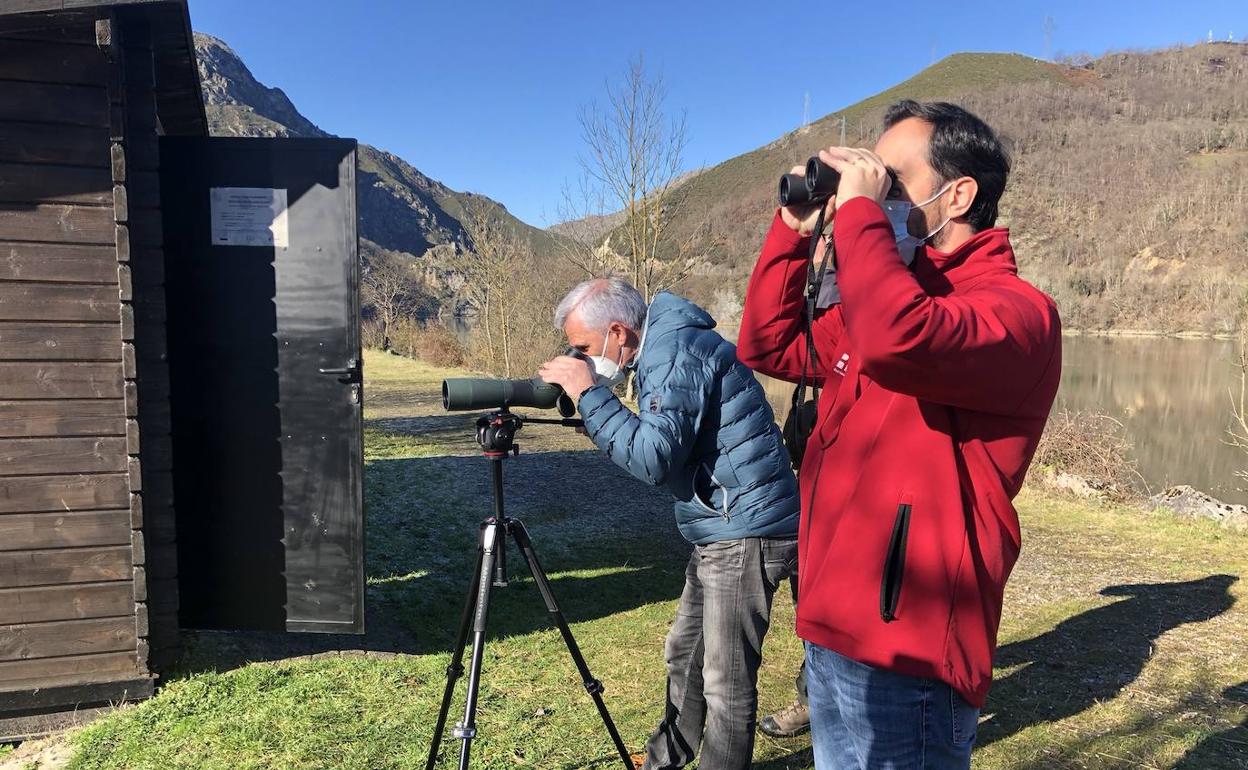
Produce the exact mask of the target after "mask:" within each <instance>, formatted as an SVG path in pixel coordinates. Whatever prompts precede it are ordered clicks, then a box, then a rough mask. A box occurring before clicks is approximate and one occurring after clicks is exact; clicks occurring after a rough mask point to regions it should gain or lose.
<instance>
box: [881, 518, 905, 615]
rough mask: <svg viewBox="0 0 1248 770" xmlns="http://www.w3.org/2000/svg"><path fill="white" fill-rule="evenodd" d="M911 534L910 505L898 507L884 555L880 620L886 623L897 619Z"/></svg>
mask: <svg viewBox="0 0 1248 770" xmlns="http://www.w3.org/2000/svg"><path fill="white" fill-rule="evenodd" d="M909 534H910V503H901V504H899V505H898V506H897V518H896V519H895V520H894V521H893V535H892V537H890V538H889V539H888V552H887V553H886V554H885V555H884V575H883V577H882V578H881V580H880V618H881V619H882V620H883V621H884V622H885V623H892V622H893V621H894V620H896V619H897V603H898V601H900V599H901V581H902V578H903V577H905V573H906V540H907V538H908V537H909Z"/></svg>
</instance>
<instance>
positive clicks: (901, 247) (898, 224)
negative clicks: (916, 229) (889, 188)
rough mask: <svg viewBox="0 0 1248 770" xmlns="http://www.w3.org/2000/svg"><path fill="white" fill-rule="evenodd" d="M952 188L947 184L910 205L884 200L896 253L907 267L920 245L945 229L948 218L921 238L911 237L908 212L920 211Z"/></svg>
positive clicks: (905, 202)
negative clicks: (895, 241) (923, 199)
mask: <svg viewBox="0 0 1248 770" xmlns="http://www.w3.org/2000/svg"><path fill="white" fill-rule="evenodd" d="M952 186H953V182H949V183H948V184H946V185H945V186H944V187H942V188H940V189H939V190H937V191H936V193H935V194H934V195H932V197H930V198H928V199H927V200H925V201H923V202H922V203H910V202H908V201H900V200H886V201H884V203H883V207H884V213H885V214H886V215H887V216H888V221H889V224H891V225H892V226H893V237H895V238H896V239H897V252H898V253H899V254H901V261H902V262H904V263H905V264H907V265H909V264H910V263H911V262H913V261H914V252H915V249H917V248H918V247H919V246H921V245H922V244H924V243H926V242H927V241H928V240H930V239H931V238H933V237H934V236H935V235H936V234H937V233H939V232H940V231H941V230H944V229H945V225H947V224H949V217H945V221H944V222H941V223H940V226H939V227H937V228H936V229H935V230H932V231H931V232H930V233H928V234H927V235H925V236H923V237H922V238H920V237H918V236H917V235H911V234H910V229H909V227H907V222H909V221H910V211H911V210H912V209H921V208H923V207H924V206H926V205H927V204H929V203H931V202H932V201H934V200H936V199H937V198H939V197H940V196H942V195H944V194H945V191H946V190H948V189H949V188H950V187H952Z"/></svg>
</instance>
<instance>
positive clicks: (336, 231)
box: [161, 137, 364, 633]
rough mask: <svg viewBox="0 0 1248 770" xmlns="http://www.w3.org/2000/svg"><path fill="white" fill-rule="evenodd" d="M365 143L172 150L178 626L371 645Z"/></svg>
mask: <svg viewBox="0 0 1248 770" xmlns="http://www.w3.org/2000/svg"><path fill="white" fill-rule="evenodd" d="M355 173H356V145H355V142H354V141H351V140H340V139H231V138H221V137H212V138H204V137H188V138H182V137H167V138H164V139H162V141H161V204H162V207H163V210H164V215H165V224H164V228H165V233H164V237H165V259H166V292H167V301H168V316H169V317H168V334H169V339H168V350H169V365H170V389H171V396H172V410H173V415H172V416H173V441H174V466H175V467H174V492H175V497H174V504H175V508H176V510H177V522H178V563H179V567H178V569H179V591H180V618H181V621H182V623H183V625H185V626H188V627H192V628H195V627H198V628H226V629H271V630H282V629H284V630H288V631H317V632H331V633H345V632H351V633H361V632H362V631H363V627H364V540H363V536H364V515H363V495H362V486H363V441H362V433H361V428H362V422H361V401H362V385H361V379H362V372H361V368H362V359H361V357H360V339H359V299H358V282H359V266H358V257H357V254H358V252H357V239H356V207H355Z"/></svg>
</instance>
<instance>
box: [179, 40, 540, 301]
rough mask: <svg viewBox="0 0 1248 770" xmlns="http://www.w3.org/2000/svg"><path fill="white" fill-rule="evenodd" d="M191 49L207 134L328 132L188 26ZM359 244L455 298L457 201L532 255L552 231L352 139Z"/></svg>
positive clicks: (462, 243) (461, 241) (467, 238)
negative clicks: (409, 266) (522, 242)
mask: <svg viewBox="0 0 1248 770" xmlns="http://www.w3.org/2000/svg"><path fill="white" fill-rule="evenodd" d="M195 53H196V56H197V58H198V61H199V74H200V81H201V83H202V90H203V96H204V107H205V110H206V111H207V114H208V126H209V131H210V133H211V134H213V135H214V136H288V137H323V136H329V134H328V133H326V132H325V131H323V130H322V129H321V128H319V127H318V126H316V125H315V124H314V123H313V122H312V121H310V120H308V119H307V118H306V117H304V116H303V115H302V114H300V113H299V110H298V109H297V108H296V107H295V105H294V104H293V103H292V102H291V101H290V99H289V98H288V97H287V96H286V94H285V93H284V92H283V91H282V90H281V89H280V88H272V87H269V86H266V85H264V84H262V83H260V82H259V81H258V80H256V78H255V76H254V75H252V73H251V71H250V70H249V69H248V68H247V65H246V64H244V63H243V61H242V59H241V58H239V56H238V54H236V53H235V52H234V51H233V50H231V49H230V47H229V46H227V45H226V44H225V43H224V42H223V41H221V40H219V39H217V38H215V37H213V36H211V35H206V34H203V33H199V32H197V33H195ZM357 185H358V187H357V196H358V207H359V233H360V249H361V252H362V254H363V256H364V258H365V259H366V260H367V259H369V258H371V257H374V256H376V255H379V254H383V253H385V254H390V255H394V256H398V257H400V258H407V259H413V260H417V261H418V262H419V263H420V264H421V265H422V267H423V274H424V279H425V283H426V290H427V291H430V292H432V293H433V294H434V295H435V297H436V298H437V299H439V300H440V301H442V302H443V303H444V304H449V305H452V306H455V307H457V308H458V307H459V306H461V305H462V304H463V299H462V298H461V297H458V296H456V295H455V293H454V291H453V290H452V288H451V287H453V286H455V285H456V281H455V280H454V275H453V274H452V273H451V272H450V271H449V270H448V268H447V267H446V259H445V257H446V256H447V255H448V251H458V250H463V249H468V248H471V246H472V236H471V233H470V232H469V231H468V229H467V228H466V227H465V225H464V220H465V208H466V207H470V206H477V205H481V206H484V207H485V210H486V211H487V212H488V213H487V216H488V217H489V218H491V219H496V220H498V221H499V222H501V223H502V224H503V226H504V227H505V228H507V229H508V230H510V231H512V232H515V233H517V234H519V235H521V236H523V237H524V238H525V239H527V240H528V241H529V243H530V244H531V245H532V246H533V249H534V251H535V252H536V253H537V255H538V256H539V258H547V259H553V258H554V255H555V253H556V251H557V241H556V238H557V236H556V235H554V234H552V233H548V232H546V231H544V230H540V229H538V228H535V227H531V226H529V225H527V224H525V223H524V222H521V221H520V220H518V219H516V218H515V217H513V216H512V215H511V214H510V213H508V212H507V210H506V208H504V207H503V206H502V204H500V203H498V202H496V201H493V200H490V199H489V198H486V197H484V196H480V195H475V194H473V193H465V192H457V191H455V190H452V189H450V188H449V187H447V186H446V185H444V184H442V183H441V182H438V181H437V180H435V179H431V178H430V177H428V176H426V175H424V174H422V173H421V172H420V171H419V170H417V169H416V168H415V167H413V166H412V165H411V164H410V163H408V162H407V161H405V160H403V159H402V158H400V157H398V156H397V155H394V154H393V153H389V152H386V151H384V150H380V149H378V148H376V147H373V146H372V145H369V144H364V143H361V144H360V145H359V169H358V175H357Z"/></svg>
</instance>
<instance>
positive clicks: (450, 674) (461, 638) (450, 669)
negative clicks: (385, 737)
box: [425, 546, 484, 770]
mask: <svg viewBox="0 0 1248 770" xmlns="http://www.w3.org/2000/svg"><path fill="white" fill-rule="evenodd" d="M483 559H484V551H483V550H482V548H481V547H479V546H478V548H477V566H476V568H475V569H474V570H473V573H472V581H471V582H470V584H469V587H468V598H467V600H465V602H464V616H463V618H462V619H461V620H460V622H459V635H458V636H456V637H455V647H454V648H453V650H454V651H453V652H452V653H451V663H450V665H448V666H447V667H446V690H445V691H443V693H442V707H441V708H440V709H439V710H438V723H437V725H436V726H435V727H434V728H433V741H432V742H431V743H430V744H429V761H427V762H426V763H425V770H433V765H434V763H435V762H437V759H438V748H439V747H440V746H441V745H442V731H443V730H444V729H445V728H446V715H447V712H449V711H450V709H451V697H452V695H453V694H454V692H455V682H457V681H458V680H459V678H460V677H461V676H463V675H464V666H463V661H464V647H466V646H467V644H468V630H469V629H471V628H472V618H473V610H474V609H475V608H476V606H477V589H478V587H479V586H480V585H481V564H482V561H483Z"/></svg>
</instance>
